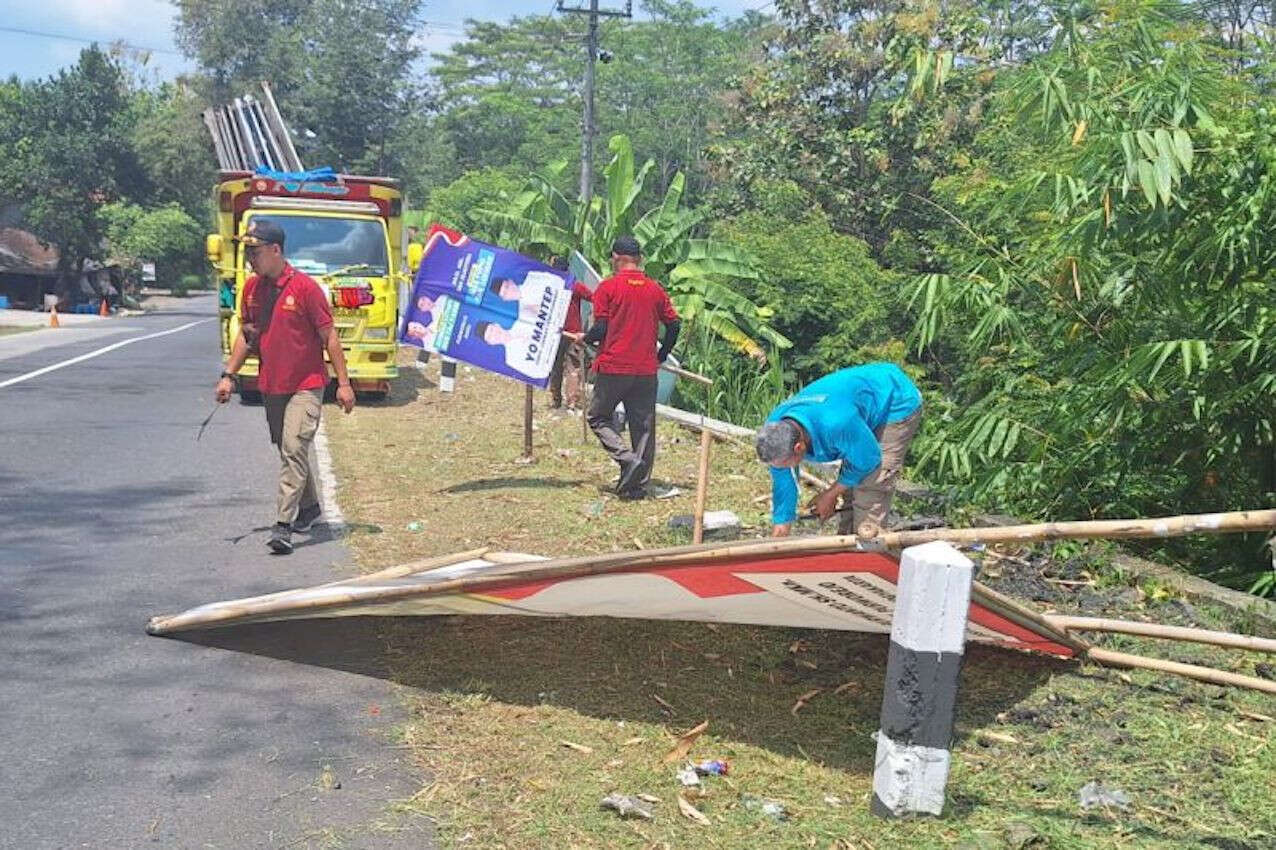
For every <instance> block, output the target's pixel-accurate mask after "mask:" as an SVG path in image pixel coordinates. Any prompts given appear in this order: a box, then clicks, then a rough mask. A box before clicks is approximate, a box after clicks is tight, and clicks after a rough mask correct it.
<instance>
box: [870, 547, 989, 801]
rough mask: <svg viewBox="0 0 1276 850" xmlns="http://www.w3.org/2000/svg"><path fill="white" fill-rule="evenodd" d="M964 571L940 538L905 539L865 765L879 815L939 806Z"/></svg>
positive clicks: (962, 616)
mask: <svg viewBox="0 0 1276 850" xmlns="http://www.w3.org/2000/svg"><path fill="white" fill-rule="evenodd" d="M972 573H973V568H972V564H971V562H970V560H969V559H968V558H967V557H966V556H965V555H963V554H961V553H960V552H958V551H957V550H956V549H955V548H953V547H952V546H951V545H950V544H948V543H943V542H934V543H926V544H923V545H921V546H912V547H909V548H908V549H905V550H904V552H903V557H901V559H900V565H899V583H898V588H899V590H898V592H897V594H896V597H895V616H894V619H893V621H892V622H891V646H890V653H889V655H888V656H887V660H886V687H885V689H884V692H883V694H882V719H881V729H880V731H879V732H878V733H877V758H876V760H875V762H874V765H875V766H874V770H873V802H872V806H871V810H872V812H873V814H875V815H878V816H880V817H885V818H889V817H900V816H903V815H908V814H917V813H925V814H932V815H938V814H940V813H941V812H942V811H943V808H944V786H945V785H946V784H947V782H948V767H949V762H950V755H949V746H950V745H951V743H952V736H953V712H954V709H955V707H956V703H957V678H958V674H959V673H960V672H961V661H962V657H963V651H964V648H965V636H966V617H967V614H968V613H969V610H970V583H971V578H972Z"/></svg>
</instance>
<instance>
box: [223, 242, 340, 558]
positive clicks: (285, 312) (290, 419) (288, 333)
mask: <svg viewBox="0 0 1276 850" xmlns="http://www.w3.org/2000/svg"><path fill="white" fill-rule="evenodd" d="M240 241H241V242H243V244H244V253H245V255H246V256H247V258H248V262H249V264H250V265H251V266H252V269H253V272H254V274H253V275H252V277H250V278H248V280H247V281H245V282H244V298H243V303H242V307H241V311H240V317H239V318H240V331H239V335H238V336H237V337H236V338H235V345H234V347H233V348H232V349H231V352H230V360H229V361H228V362H227V363H226V371H224V372H222V375H221V380H220V381H218V382H217V400H218V401H219V402H223V403H224V402H226V401H227V400H229V399H230V394H231V391H232V390H233V389H234V383H233V381H234V379H235V377H236V372H238V371H239V369H240V367H241V366H243V365H244V361H245V360H246V359H247V358H248V355H249V354H256V355H257V358H258V361H259V362H260V366H259V368H258V372H257V384H258V386H259V387H260V388H261V393H262V398H263V401H264V402H265V407H266V424H267V426H268V427H269V428H270V441H271V442H272V443H274V444H275V445H276V446H278V448H279V459H280V465H279V488H278V490H279V495H278V500H277V508H276V514H275V525H274V528H273V529H272V530H271V533H270V540H269V541H268V543H267V545H268V546H269V547H270V548H271V550H272V551H274V553H275V554H277V555H287V554H288V553H290V552H291V551H292V532H293V531H309V530H310V527H311V526H312V525H313V524H314V522H315V520H317V519H318V518H319V517H320V515H321V514H322V513H323V508H322V507H321V506H320V504H319V488H318V486H317V485H318V475H319V469H318V463H317V461H316V460H315V454H314V439H315V432H316V431H318V430H319V416H320V414H321V412H322V410H323V391H324V388H325V387H326V386H327V385H328V370H327V368H326V367H325V366H324V362H323V353H324V351H325V350H326V351H327V352H328V358H329V359H330V360H331V361H332V368H333V369H334V370H335V371H336V373H337V403H338V404H340V405H341V407H342V409H343V410H345V412H346V413H349V412H350V411H351V410H353V409H354V390H353V389H352V388H351V386H350V376H349V375H348V373H347V372H346V358H345V355H344V354H343V353H342V351H341V340H340V338H339V337H338V336H337V329H336V328H335V327H333V324H332V309H331V306H330V305H329V304H328V298H327V296H326V295H325V294H324V292H323V290H322V289H320V288H319V284H317V283H315V282H314V280H312V279H311V278H310V277H308V276H307V275H305V274H302V273H301V272H299V271H297V270H296V269H294V268H293V267H292V266H291V265H289V264H288V262H287V261H286V260H285V259H284V231H283V228H282V227H280V226H279V225H278V224H276V223H274V222H273V221H267V220H266V219H260V218H259V219H254V220H253V222H252V223H251V224H250V225H249V227H248V230H247V232H245V234H244V235H243V236H242V237H240Z"/></svg>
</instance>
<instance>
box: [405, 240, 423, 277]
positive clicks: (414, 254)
mask: <svg viewBox="0 0 1276 850" xmlns="http://www.w3.org/2000/svg"><path fill="white" fill-rule="evenodd" d="M424 257H425V246H424V245H422V244H421V243H420V242H412V243H409V244H408V271H410V272H412V274H416V270H417V268H419V267H420V265H421V260H422V259H423V258H424Z"/></svg>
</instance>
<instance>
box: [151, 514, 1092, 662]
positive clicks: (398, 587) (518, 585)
mask: <svg viewBox="0 0 1276 850" xmlns="http://www.w3.org/2000/svg"><path fill="white" fill-rule="evenodd" d="M836 539H837V538H825V540H836ZM794 542H796V541H794ZM697 549H699V550H700V552H697ZM758 550H762V551H758ZM629 554H630V555H637V556H640V557H639V558H638V559H633V558H631V559H629V560H630V561H634V560H637V562H636V563H632V562H631V563H625V561H624V560H621V561H620V562H619V563H617V562H615V561H616V560H617V559H615V557H614V556H612V558H611V560H612V563H608V560H609V559H608V558H607V557H603V558H598V559H592V561H590V562H589V563H588V564H582V560H583V559H579V558H567V559H559V560H556V561H548V560H543V559H538V558H535V556H529V555H519V554H513V553H503V552H484V551H482V550H476V551H474V552H468V553H460V554H459V555H456V556H450V557H445V558H439V559H432V560H429V561H422V562H419V563H417V564H410V565H404V566H402V567H393V568H391V569H390V570H385V571H382V572H380V573H373V574H371V575H367V576H362V577H359V578H354V579H350V580H347V581H339V582H333V583H330V584H325V585H320V586H317V587H309V588H302V589H298V590H289V591H284V592H282V593H274V594H270V595H267V596H258V597H254V598H249V599H238V600H233V601H228V602H214V603H211V604H208V605H202V606H200V607H198V608H193V609H191V610H189V611H186V612H184V613H181V614H176V615H173V616H168V617H156V618H155V619H153V620H152V621H151V622H150V624H149V625H148V626H147V630H148V631H149V632H150V633H151V634H156V635H163V634H171V633H173V632H179V631H184V630H188V629H196V628H206V627H211V626H226V625H232V624H236V623H246V622H261V621H265V620H284V619H296V618H305V617H339V616H352V615H392V616H405V615H406V616H412V615H416V616H429V615H437V614H521V615H526V616H582V617H583V616H593V617H626V618H637V619H648V620H688V621H694V622H710V623H750V624H754V625H766V626H796V627H802V628H818V629H842V630H847V631H860V632H878V633H881V634H889V633H890V630H891V620H892V617H893V616H894V611H895V597H896V581H897V580H898V577H899V561H898V560H897V559H896V557H895V556H894V555H892V554H890V553H888V552H873V551H814V552H811V551H806V552H792V551H787V550H786V547H783V546H779V545H774V544H772V545H759V544H744V545H738V546H733V547H724V546H719V547H717V548H716V549H711V548H710V549H707V548H706V547H679V548H676V549H667V550H653V551H651V552H640V553H629ZM697 554H702V555H703V556H704V557H703V558H700V559H697V558H696V555H697ZM967 639H969V640H972V641H976V642H978V643H989V644H997V645H1001V646H1007V647H1011V648H1015V649H1025V650H1034V651H1037V652H1044V653H1049V654H1051V655H1057V656H1063V657H1071V656H1072V655H1074V654H1075V653H1076V652H1077V650H1078V649H1080V647H1081V644H1080V643H1079V642H1078V641H1076V640H1075V639H1072V638H1069V637H1068V635H1067V634H1066V633H1065V632H1063V631H1062V630H1059V629H1055V628H1053V627H1051V626H1050V625H1049V624H1048V623H1046V622H1045V620H1044V619H1043V618H1042V617H1041V616H1040V615H1039V614H1037V613H1036V612H1034V611H1032V610H1031V609H1029V608H1026V607H1024V606H1022V605H1019V604H1017V603H1015V602H1013V601H1011V600H1009V599H1006V598H1005V597H1002V596H999V595H998V594H996V593H994V592H993V591H991V590H989V589H987V588H983V587H980V586H978V585H976V587H975V590H974V591H973V593H972V599H971V605H970V613H969V620H968V623H967Z"/></svg>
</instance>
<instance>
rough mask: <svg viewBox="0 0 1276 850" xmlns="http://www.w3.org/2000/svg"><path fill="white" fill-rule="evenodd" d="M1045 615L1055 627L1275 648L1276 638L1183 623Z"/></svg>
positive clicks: (1234, 646)
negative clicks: (1192, 626) (1219, 630)
mask: <svg viewBox="0 0 1276 850" xmlns="http://www.w3.org/2000/svg"><path fill="white" fill-rule="evenodd" d="M1045 619H1046V620H1047V621H1048V622H1049V623H1051V624H1052V625H1054V626H1055V627H1056V628H1060V629H1065V630H1067V631H1086V632H1115V633H1117V634H1124V635H1142V636H1143V637H1153V638H1164V639H1166V640H1179V641H1187V642H1189V643H1205V644H1211V645H1213V646H1226V647H1229V648H1231V649H1249V650H1253V651H1254V652H1276V640H1272V639H1271V638H1261V637H1254V636H1253V635H1241V634H1236V633H1235V632H1216V631H1211V630H1209V629H1190V628H1185V627H1183V626H1163V625H1161V624H1159V623H1137V622H1133V621H1130V620H1109V619H1106V618H1104V617H1071V616H1064V615H1061V614H1060V615H1055V614H1050V615H1046V617H1045Z"/></svg>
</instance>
